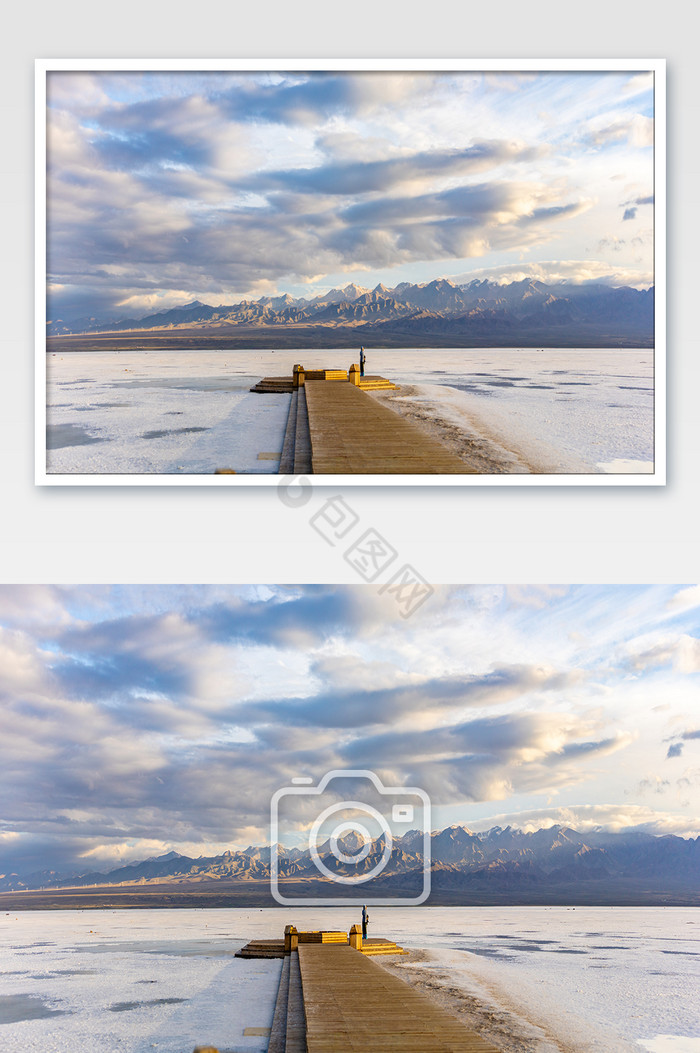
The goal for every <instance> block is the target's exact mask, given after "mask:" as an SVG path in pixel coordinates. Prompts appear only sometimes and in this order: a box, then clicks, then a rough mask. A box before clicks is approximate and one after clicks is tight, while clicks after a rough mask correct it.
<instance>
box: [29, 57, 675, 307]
mask: <svg viewBox="0 0 700 1053" xmlns="http://www.w3.org/2000/svg"><path fill="white" fill-rule="evenodd" d="M653 116H654V114H653V80H652V75H651V74H650V73H643V72H640V73H634V72H631V71H629V72H602V71H601V72H549V73H546V72H543V73H538V72H521V73H518V72H509V73H506V72H504V73H496V72H494V73H479V72H440V73H436V72H419V73H410V72H391V73H389V72H369V71H359V72H328V73H323V72H311V73H301V72H293V73H284V72H274V73H272V72H268V73H264V72H259V73H258V72H256V73H252V72H247V73H244V72H229V73H220V72H210V73H205V72H202V73H193V72H185V71H182V72H173V73H156V72H152V73H147V72H138V71H128V72H127V71H124V72H110V73H108V72H104V73H91V72H72V73H71V72H58V71H54V72H51V73H49V74H48V188H47V201H48V259H49V263H48V269H49V276H48V277H49V319H50V320H51V319H53V320H56V319H57V318H59V317H62V318H64V320H65V319H68V318H74V317H78V316H84V315H87V316H98V317H105V316H109V315H113V316H128V315H130V314H134V315H139V314H144V313H147V312H149V311H151V310H159V309H161V308H165V307H169V306H172V305H173V304H177V303H184V302H187V301H189V300H191V299H193V298H197V299H200V300H203V301H204V302H206V303H210V304H213V305H218V304H220V303H234V302H237V301H239V300H241V299H243V298H248V299H257V298H259V297H260V296H263V295H273V294H276V293H279V292H291V293H292V294H293V295H295V296H305V297H307V298H311V297H313V296H315V295H317V294H318V293H319V292H321V291H325V290H327V289H329V288H331V287H333V286H343V285H345V284H347V283H348V282H357V283H358V284H360V285H363V286H366V287H369V288H372V287H374V286H375V285H376V284H377V283H378V282H380V281H381V282H384V284H386V285H388V286H393V285H396V284H397V283H398V282H400V281H413V282H422V281H429V280H431V279H433V278H434V277H438V276H446V277H450V278H452V279H453V280H458V281H466V280H469V279H470V278H472V277H491V278H494V279H499V280H514V279H518V278H521V277H523V276H531V275H532V276H535V277H539V278H541V279H542V280H546V281H558V280H561V279H567V280H570V281H591V280H601V281H606V282H609V283H612V284H630V285H634V286H636V287H648V286H649V285H650V284H652V283H653V255H652V253H653V244H652V240H653V239H652V235H653V190H654V188H653Z"/></svg>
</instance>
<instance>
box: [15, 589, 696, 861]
mask: <svg viewBox="0 0 700 1053" xmlns="http://www.w3.org/2000/svg"><path fill="white" fill-rule="evenodd" d="M698 596H700V592H698V590H697V589H691V588H689V587H686V588H682V589H681V588H678V589H673V588H671V587H666V586H664V587H662V586H657V587H649V588H646V589H642V588H629V587H621V588H607V587H606V588H604V587H601V588H594V587H579V588H571V589H562V588H556V589H545V588H527V589H525V588H522V587H517V588H515V589H513V590H506V589H503V588H501V587H492V588H487V587H483V586H479V587H473V588H467V587H464V588H457V587H455V588H442V589H438V590H437V592H436V593H435V595H434V596H433V597H432V598H431V599H430V601H429V602H427V603H426V604H424V605H423V606H422V607H421V608H420V609H419V610H418V611H417V612H416V613H415V614H414V616H413V617H412V618H411V619H409V620H408V621H405V620H404V619H403V618H401V617H400V612H399V611H398V609H397V608H396V604H395V601H394V600H392V598H391V597H390V596H388V595H384V596H379V595H377V594H376V592H375V591H374V590H373V589H372V588H371V587H369V586H357V587H351V586H338V587H326V586H311V587H286V586H284V587H279V588H260V589H252V588H240V589H236V588H228V587H224V586H220V587H211V588H209V587H204V586H202V587H194V586H192V587H189V586H179V587H161V586H155V587H153V588H150V589H149V588H146V587H138V588H127V587H117V586H115V587H113V588H109V587H101V588H98V587H94V588H93V587H85V588H68V587H60V588H59V587H56V588H51V587H45V588H42V587H37V586H28V587H26V588H23V587H19V586H18V587H12V586H7V587H3V588H2V589H0V702H1V709H0V794H1V795H2V800H3V818H2V822H1V823H0V871H4V872H8V871H12V870H18V871H20V872H29V871H31V870H38V869H41V868H42V867H45V866H49V865H50V866H59V867H62V868H70V867H73V866H84V861H85V860H86V859H89V860H91V861H93V862H94V863H95V864H96V865H97V864H99V863H100V861H105V862H107V861H110V862H111V861H114V860H115V859H117V858H139V857H144V856H148V855H152V854H154V853H155V852H156V851H158V850H159V849H162V850H164V851H166V850H168V849H170V848H177V849H179V850H181V851H185V850H186V851H188V852H189V853H194V854H195V855H196V854H200V853H202V854H205V853H207V852H210V851H211V850H212V849H220V850H222V849H223V848H225V847H232V846H239V847H242V846H244V845H246V844H248V843H250V842H253V841H265V840H266V839H267V830H268V827H267V824H268V818H269V802H270V798H271V796H272V794H273V793H274V791H275V790H277V789H278V788H280V787H281V786H286V785H289V783H290V780H291V779H292V778H294V777H296V776H299V775H303V776H307V777H309V778H311V779H312V780H313V781H314V782H316V781H318V780H319V779H320V778H321V776H322V775H323V774H324V773H325V772H326V771H328V770H331V769H335V768H343V769H349V768H370V769H373V770H375V771H376V772H377V773H378V774H379V775H380V777H381V778H383V779H384V780H385V782H386V783H387V784H392V785H419V786H421V787H423V788H424V789H425V790H426V791H427V792H428V793H429V794H430V795H431V798H432V801H433V805H434V808H435V822H434V825H436V826H437V825H447V823H449V822H464V823H466V824H467V825H473V824H475V823H477V822H479V821H486V820H487V819H488V817H493V816H494V814H495V813H498V814H501V813H508V814H515V813H517V814H523V815H525V814H527V815H530V814H532V815H533V816H535V815H536V816H538V817H543V819H544V820H546V819H547V816H549V817H550V818H554V817H556V816H561V815H563V814H564V813H565V812H566V810H567V809H573V811H571V814H572V815H573V816H574V817H575V816H577V815H579V814H581V815H583V816H584V818H586V817H587V818H586V821H591V822H592V821H593V820H594V819H596V821H598V822H599V824H600V825H608V826H609V827H610V828H619V827H624V826H625V823H626V822H627V819H626V818H625V817H628V819H629V825H630V826H639V825H640V823H642V824H647V827H648V828H649V829H658V830H659V831H661V830H664V831H666V832H682V833H687V832H688V831H689V830H690V829H691V828H693V827H694V824H695V828H697V806H698V803H699V798H698V790H699V787H700V778H699V776H700V765H698V759H697V750H698V748H699V746H700V732H698V730H697V720H696V713H697V706H696V696H697V677H698V673H699V672H700V668H699V666H698V663H697V661H696V660H695V659H693V660H692V661H691V660H689V658H688V655H694V654H695V653H696V650H697V646H698V637H699V636H700V632H699V631H698V630H699V625H698V617H699V608H698ZM679 656H680V657H679ZM693 765H695V767H693ZM496 802H498V804H497V805H496ZM652 805H653V806H654V807H652ZM657 806H658V815H657V814H656V810H655V809H656V807H657ZM313 808H314V802H312V803H311V804H309V803H308V802H307V804H306V805H305V807H304V808H303V809H302V810H301V812H300V814H299V823H300V826H299V829H303V827H304V825H305V824H307V823H308V822H310V821H311V819H312V818H313V814H312V812H313ZM577 809H578V811H577ZM582 809H584V811H582ZM585 809H589V811H585ZM640 817H641V818H640ZM571 821H572V824H573V819H572V820H571ZM615 824H617V825H615ZM655 824H656V825H655ZM674 824H675V825H674ZM545 825H546V823H545ZM699 832H700V831H699Z"/></svg>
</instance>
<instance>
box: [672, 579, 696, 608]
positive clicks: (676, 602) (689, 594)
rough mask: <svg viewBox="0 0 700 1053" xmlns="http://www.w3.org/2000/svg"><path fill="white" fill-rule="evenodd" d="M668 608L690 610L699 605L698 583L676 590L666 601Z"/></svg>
mask: <svg viewBox="0 0 700 1053" xmlns="http://www.w3.org/2000/svg"><path fill="white" fill-rule="evenodd" d="M667 606H668V607H669V609H670V610H691V609H692V608H693V607H700V585H688V586H687V587H686V588H684V589H681V590H680V591H679V592H676V593H675V594H674V595H673V596H672V597H671V599H670V600H669V601H668V604H667Z"/></svg>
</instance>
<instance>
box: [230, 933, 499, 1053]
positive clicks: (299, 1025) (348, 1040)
mask: <svg viewBox="0 0 700 1053" xmlns="http://www.w3.org/2000/svg"><path fill="white" fill-rule="evenodd" d="M273 943H274V944H275V949H276V951H277V954H276V955H275V956H276V957H282V958H284V961H283V964H282V973H281V976H280V982H279V988H278V992H277V1000H276V1003H275V1010H274V1016H273V1020H272V1028H271V1031H270V1040H269V1045H268V1053H355V1051H358V1053H360V1051H361V1053H497V1050H496V1047H495V1046H493V1045H492V1044H491V1043H489V1042H487V1041H486V1040H485V1039H482V1038H481V1037H480V1036H479V1035H477V1034H476V1032H474V1031H471V1030H470V1029H469V1028H467V1027H465V1026H464V1024H462V1022H461V1021H460V1020H459V1018H458V1017H456V1016H454V1015H453V1014H452V1013H450V1012H448V1011H447V1010H446V1009H443V1008H441V1007H440V1006H438V1005H436V1004H434V1003H433V1002H432V1001H431V999H429V998H428V997H426V996H425V995H423V994H421V993H420V992H419V991H417V990H416V989H415V988H414V987H413V986H411V984H408V983H406V982H405V981H404V980H402V979H401V978H400V977H398V976H395V975H394V974H393V973H391V972H388V971H387V970H386V969H382V967H381V966H380V965H379V964H377V962H374V961H372V960H371V957H372V956H373V955H377V954H404V953H406V952H405V951H403V950H402V948H400V947H397V946H396V944H395V943H392V942H391V941H390V940H381V939H372V940H363V939H362V935H361V933H360V929H359V926H357V925H354V926H353V927H352V929H351V930H350V933H349V934H348V935H346V934H345V933H339V932H330V933H325V932H297V930H296V929H295V928H294V926H291V925H288V926H287V929H286V931H285V937H284V940H276V941H269V940H267V941H265V940H257V941H251V943H250V944H248V946H247V948H243V951H241V952H239V955H240V956H241V957H269V956H270V955H269V954H268V953H267V951H268V950H269V949H270V945H271V944H273ZM247 949H250V951H251V952H252V953H250V954H246V953H244V952H245V951H246V950H247ZM256 950H258V951H259V952H260V953H257V954H256V953H255V951H256Z"/></svg>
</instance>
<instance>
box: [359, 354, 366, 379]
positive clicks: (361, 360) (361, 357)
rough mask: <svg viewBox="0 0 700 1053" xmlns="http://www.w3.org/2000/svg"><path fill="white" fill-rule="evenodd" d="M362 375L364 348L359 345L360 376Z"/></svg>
mask: <svg viewBox="0 0 700 1053" xmlns="http://www.w3.org/2000/svg"><path fill="white" fill-rule="evenodd" d="M364 375H365V349H364V347H361V348H360V376H361V377H363V376H364Z"/></svg>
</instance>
